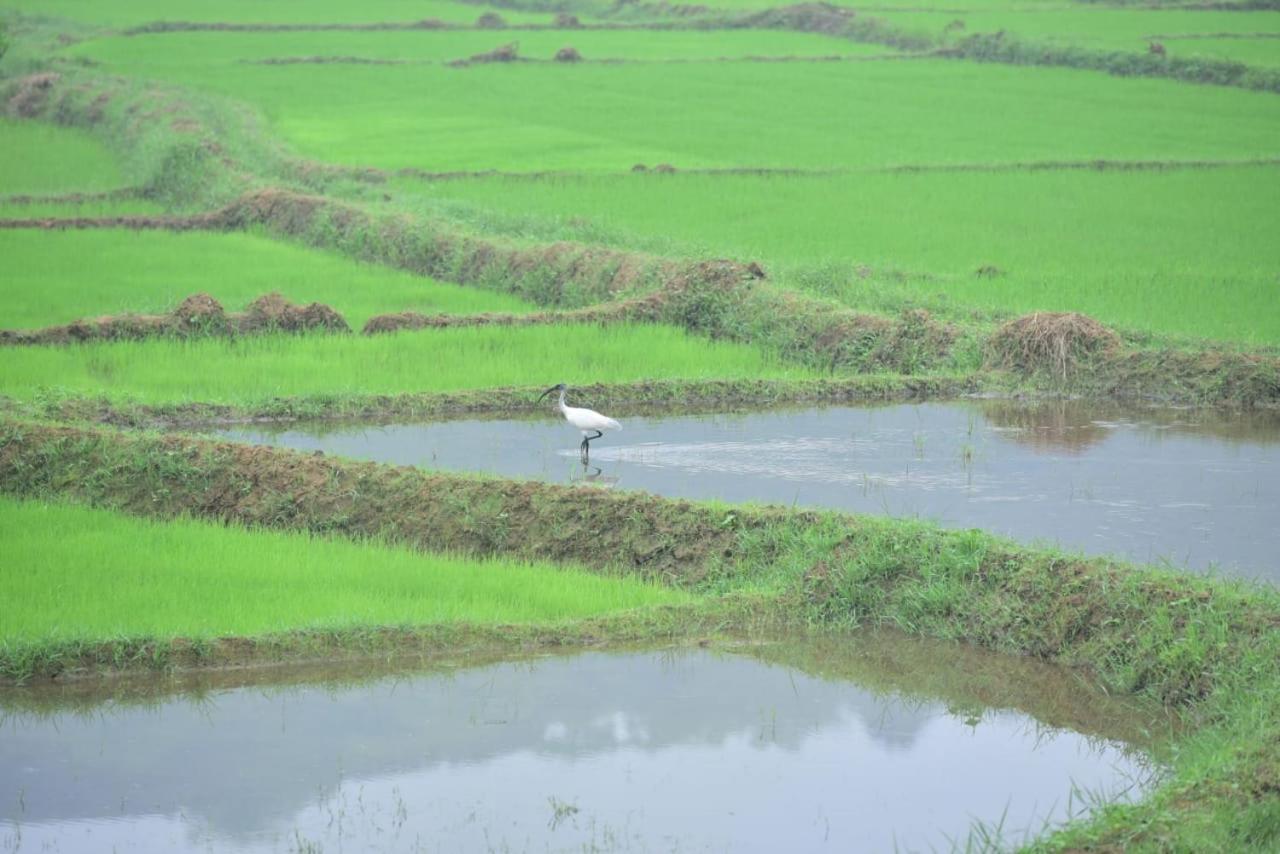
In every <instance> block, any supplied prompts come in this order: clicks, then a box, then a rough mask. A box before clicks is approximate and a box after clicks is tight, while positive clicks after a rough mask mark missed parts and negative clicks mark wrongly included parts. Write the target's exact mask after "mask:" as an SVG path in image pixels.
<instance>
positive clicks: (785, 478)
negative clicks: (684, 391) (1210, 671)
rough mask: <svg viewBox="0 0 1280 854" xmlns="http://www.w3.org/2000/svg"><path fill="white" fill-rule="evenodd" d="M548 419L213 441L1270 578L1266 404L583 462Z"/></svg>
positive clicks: (971, 422) (735, 438) (902, 412)
mask: <svg viewBox="0 0 1280 854" xmlns="http://www.w3.org/2000/svg"><path fill="white" fill-rule="evenodd" d="M584 403H586V402H585V401H584ZM553 414H554V413H552V412H549V413H548V415H547V417H545V418H543V419H541V420H513V421H493V420H490V421H452V422H444V423H432V424H418V425H397V426H365V427H343V428H339V429H334V428H332V427H327V428H317V429H315V430H308V429H305V428H303V429H293V430H288V431H285V432H274V433H273V432H265V431H261V430H236V431H231V432H229V433H228V434H227V435H230V436H232V437H234V438H237V439H242V440H246V441H252V442H267V443H272V444H279V445H285V446H288V447H293V448H302V449H307V450H324V451H325V452H327V453H332V454H339V455H342V456H350V457H357V458H363V459H373V460H381V461H385V462H395V463H401V464H414V465H420V466H424V467H427V468H439V469H453V470H471V471H486V472H492V473H495V474H501V475H504V476H510V477H527V478H539V479H543V480H549V481H553V482H573V483H583V484H590V485H595V486H600V487H618V488H626V489H642V490H647V491H649V492H654V493H657V494H660V495H667V496H676V497H683V498H704V499H705V498H714V499H722V500H725V501H756V502H775V503H781V504H787V505H800V506H807V507H824V508H831V509H838V510H848V511H854V512H858V513H874V514H884V515H890V516H898V517H919V518H924V519H931V520H934V521H937V522H940V523H942V524H944V525H947V526H950V527H964V528H969V527H974V528H982V529H985V530H988V531H992V532H995V533H999V534H1004V535H1007V536H1011V537H1014V538H1016V539H1019V540H1022V541H1043V542H1047V543H1050V544H1056V545H1059V546H1062V547H1064V548H1069V549H1073V550H1083V551H1085V552H1087V553H1091V554H1113V555H1117V556H1120V557H1123V558H1125V559H1127V560H1132V561H1138V562H1143V563H1162V562H1164V563H1169V564H1171V565H1174V566H1178V567H1190V568H1193V569H1197V570H1204V569H1208V568H1210V567H1213V566H1216V567H1217V568H1218V569H1219V570H1220V571H1222V572H1223V573H1225V574H1232V575H1242V576H1246V577H1260V578H1265V579H1268V580H1270V581H1273V582H1280V524H1278V521H1280V416H1278V415H1277V414H1276V413H1262V414H1252V415H1241V414H1237V415H1225V414H1205V413H1203V412H1191V411H1179V410H1153V409H1144V410H1123V409H1116V408H1110V407H1107V408H1099V407H1097V406H1090V405H1084V404H1079V403H1062V402H1058V403H1052V404H1048V405H1043V404H1042V405H1038V406H1023V405H1018V404H1014V403H1010V402H1007V401H1000V402H994V401H966V402H955V403H925V404H912V405H894V406H879V407H846V408H828V409H814V410H805V411H785V412H765V413H755V414H748V415H723V416H698V417H685V418H677V417H662V418H641V417H636V418H627V419H624V421H625V423H624V429H623V431H622V432H621V433H614V434H609V435H607V436H606V437H605V438H603V439H600V440H597V441H596V442H594V443H593V446H592V451H591V458H590V465H589V466H583V465H582V464H581V463H580V462H579V459H578V450H577V445H578V441H579V440H580V436H579V435H578V434H577V433H576V432H575V431H573V430H572V429H571V428H569V427H568V426H567V425H566V424H565V423H564V422H563V421H562V420H558V417H557V418H553V417H552V415H553Z"/></svg>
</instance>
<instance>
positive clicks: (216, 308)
mask: <svg viewBox="0 0 1280 854" xmlns="http://www.w3.org/2000/svg"><path fill="white" fill-rule="evenodd" d="M170 317H171V318H172V319H173V321H174V322H175V323H176V324H177V325H178V326H179V327H180V328H182V329H188V330H191V331H193V332H195V331H199V332H206V333H214V332H225V331H226V328H227V313H226V311H224V310H223V308H222V303H220V302H218V301H217V300H216V299H214V298H213V297H211V296H209V295H208V294H205V293H200V294H192V295H191V296H189V297H187V298H186V299H184V300H183V301H182V302H181V303H179V305H178V307H177V308H175V309H174V310H173V312H172V313H171V314H170Z"/></svg>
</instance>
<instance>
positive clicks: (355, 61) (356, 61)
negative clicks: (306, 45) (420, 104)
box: [241, 56, 409, 65]
mask: <svg viewBox="0 0 1280 854" xmlns="http://www.w3.org/2000/svg"><path fill="white" fill-rule="evenodd" d="M241 61H242V62H245V63H246V64H248V65H408V64H409V60H407V59H371V58H369V57H365V56H268V57H266V58H265V59H246V60H241Z"/></svg>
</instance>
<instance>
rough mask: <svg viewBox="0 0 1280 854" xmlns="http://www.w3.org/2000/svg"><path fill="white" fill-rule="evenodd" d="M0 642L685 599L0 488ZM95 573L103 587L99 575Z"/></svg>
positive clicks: (539, 566) (273, 628)
mask: <svg viewBox="0 0 1280 854" xmlns="http://www.w3.org/2000/svg"><path fill="white" fill-rule="evenodd" d="M0 541H2V542H4V544H5V554H6V558H5V559H6V562H7V563H8V565H9V566H11V567H14V566H20V567H22V572H12V571H6V572H2V573H0V597H2V598H3V599H4V601H5V602H6V603H7V605H6V608H5V618H4V620H3V621H0V649H2V648H4V647H9V648H11V649H12V648H15V647H20V646H34V645H38V644H47V643H53V642H65V641H86V642H91V641H99V640H107V639H117V638H140V637H154V638H172V637H185V638H216V637H230V636H251V635H262V634H268V633H279V632H287V631H295V630H300V629H346V628H354V627H362V626H363V627H367V626H410V625H428V624H439V623H458V622H466V623H531V622H554V621H557V620H568V619H573V618H581V617H587V616H594V615H598V614H604V613H608V612H612V611H619V610H625V609H630V608H640V607H645V606H650V605H658V604H673V603H680V602H686V601H689V597H688V596H687V595H684V594H681V593H678V592H676V591H673V590H670V589H667V588H662V587H658V586H656V585H654V584H649V583H644V582H640V581H637V580H635V579H630V578H604V577H602V576H599V575H592V574H590V573H587V572H585V571H581V570H574V569H571V568H569V567H565V566H556V565H552V564H547V563H521V562H516V561H509V560H468V559H465V558H461V557H449V556H445V555H431V554H423V553H420V552H415V551H411V550H408V549H405V548H398V547H394V546H391V545H387V544H381V543H377V542H353V541H348V540H342V539H329V538H325V537H319V536H311V535H308V534H305V533H280V532H272V531H265V530H250V529H246V528H238V527H224V526H222V525H218V524H213V523H210V522H202V521H197V520H192V519H176V520H172V521H165V522H161V521H154V520H147V519H139V518H135V517H132V516H126V515H123V514H121V513H116V512H112V511H107V510H94V509H90V508H86V507H80V506H75V505H67V504H48V503H43V502H36V501H16V500H13V499H11V498H6V497H0ZM104 578H109V579H110V580H111V582H110V583H109V584H103V583H102V580H103V579H104Z"/></svg>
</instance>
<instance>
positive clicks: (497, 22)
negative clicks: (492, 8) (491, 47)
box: [476, 12, 507, 30]
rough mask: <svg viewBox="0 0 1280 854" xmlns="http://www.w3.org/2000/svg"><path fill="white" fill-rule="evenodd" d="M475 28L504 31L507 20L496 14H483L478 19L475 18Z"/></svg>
mask: <svg viewBox="0 0 1280 854" xmlns="http://www.w3.org/2000/svg"><path fill="white" fill-rule="evenodd" d="M476 26H477V27H479V28H480V29H482V30H505V29H506V28H507V20H506V18H503V17H502V16H501V15H499V14H498V13H497V12H485V13H484V14H483V15H481V16H480V17H479V18H476Z"/></svg>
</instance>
